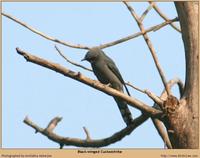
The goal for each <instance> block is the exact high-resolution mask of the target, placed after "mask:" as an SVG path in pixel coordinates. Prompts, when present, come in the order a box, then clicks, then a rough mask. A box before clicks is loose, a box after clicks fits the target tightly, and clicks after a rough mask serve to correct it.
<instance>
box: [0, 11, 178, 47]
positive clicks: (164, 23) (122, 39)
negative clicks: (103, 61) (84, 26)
mask: <svg viewBox="0 0 200 158" xmlns="http://www.w3.org/2000/svg"><path fill="white" fill-rule="evenodd" d="M1 14H2V15H3V16H5V17H7V18H9V19H11V20H13V21H15V22H17V23H18V24H20V25H22V26H24V27H26V28H27V29H29V30H31V31H32V32H34V33H36V34H38V35H40V36H42V37H44V38H45V39H47V40H51V41H54V42H57V43H59V44H62V45H65V46H68V47H71V48H79V49H89V47H88V46H83V45H80V44H77V45H75V44H71V43H68V42H64V41H61V40H59V39H56V38H53V37H49V36H47V35H45V34H43V33H41V32H40V31H38V30H36V29H34V28H32V27H30V26H28V25H27V24H25V23H24V22H21V21H20V20H18V19H16V18H15V17H13V16H11V15H8V14H6V13H1ZM177 20H178V19H177V18H174V19H172V20H168V21H165V22H163V23H161V24H159V25H156V26H153V27H150V28H149V29H147V30H146V31H145V32H138V33H135V34H133V35H130V36H127V37H124V38H121V39H119V40H116V41H112V42H109V43H105V44H102V45H100V46H99V47H100V48H101V49H103V48H107V47H111V46H114V45H116V44H120V43H122V42H126V41H128V40H130V39H133V38H136V37H138V36H141V35H143V34H144V33H147V32H151V31H157V30H158V29H160V28H162V27H164V26H166V25H168V24H171V23H172V22H175V21H177Z"/></svg>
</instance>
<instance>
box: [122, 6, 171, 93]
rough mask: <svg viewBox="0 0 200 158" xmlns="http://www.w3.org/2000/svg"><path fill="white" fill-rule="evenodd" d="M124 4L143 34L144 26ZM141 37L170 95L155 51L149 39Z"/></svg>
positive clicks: (145, 35)
mask: <svg viewBox="0 0 200 158" xmlns="http://www.w3.org/2000/svg"><path fill="white" fill-rule="evenodd" d="M124 4H125V5H126V7H127V8H128V10H129V11H130V13H131V15H132V16H133V17H134V19H135V20H136V22H137V24H138V26H139V28H140V30H141V32H144V31H145V29H144V26H143V24H142V22H141V21H140V19H139V17H138V16H137V14H136V13H135V11H134V9H133V8H132V7H131V6H130V5H129V4H128V3H127V2H124ZM143 37H144V40H145V42H146V44H147V46H148V48H149V50H150V52H151V55H152V57H153V60H154V63H155V65H156V68H157V70H158V72H159V74H160V77H161V79H162V82H163V84H164V87H165V89H166V91H167V93H168V94H170V93H171V92H170V89H169V88H168V85H167V80H166V78H165V75H164V72H163V70H162V68H161V66H160V64H159V61H158V57H157V55H156V52H155V49H154V47H153V45H152V43H151V41H150V39H149V37H148V35H147V34H146V33H145V34H143Z"/></svg>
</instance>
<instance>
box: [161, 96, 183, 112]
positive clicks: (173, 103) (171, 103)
mask: <svg viewBox="0 0 200 158" xmlns="http://www.w3.org/2000/svg"><path fill="white" fill-rule="evenodd" d="M178 108H179V101H178V99H177V98H176V97H175V96H173V95H169V96H168V97H167V99H166V100H165V101H164V102H163V112H164V113H165V114H166V115H168V116H169V115H172V114H175V113H176V111H177V109H178Z"/></svg>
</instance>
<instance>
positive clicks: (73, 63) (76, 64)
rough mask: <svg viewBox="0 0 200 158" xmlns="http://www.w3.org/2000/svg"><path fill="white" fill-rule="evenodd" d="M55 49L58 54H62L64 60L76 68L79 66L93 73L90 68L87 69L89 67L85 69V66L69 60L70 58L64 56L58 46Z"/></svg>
mask: <svg viewBox="0 0 200 158" xmlns="http://www.w3.org/2000/svg"><path fill="white" fill-rule="evenodd" d="M55 49H56V50H57V52H58V53H59V54H60V56H61V57H63V58H64V59H65V60H66V61H67V62H69V63H70V64H72V65H75V66H78V67H81V68H83V69H85V70H88V71H91V72H92V69H89V68H87V67H85V66H83V65H81V64H78V63H76V62H74V61H72V60H70V59H68V58H67V57H66V55H64V54H63V53H62V52H61V50H60V49H59V48H58V47H57V46H56V45H55Z"/></svg>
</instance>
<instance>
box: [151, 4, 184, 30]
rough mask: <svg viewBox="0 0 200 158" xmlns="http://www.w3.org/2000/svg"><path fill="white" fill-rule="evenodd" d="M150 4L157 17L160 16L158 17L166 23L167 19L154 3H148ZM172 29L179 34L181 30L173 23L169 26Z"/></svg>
mask: <svg viewBox="0 0 200 158" xmlns="http://www.w3.org/2000/svg"><path fill="white" fill-rule="evenodd" d="M149 3H150V4H153V5H152V6H153V8H154V10H155V11H156V12H157V13H158V15H160V17H162V18H163V19H164V20H165V21H168V20H169V19H168V17H167V16H166V15H165V14H164V13H163V12H162V11H161V10H160V9H159V8H158V6H157V5H156V3H154V2H149ZM170 25H171V27H172V28H174V29H175V30H176V31H178V32H180V33H181V29H180V28H178V27H177V26H176V25H174V24H173V23H171V24H170Z"/></svg>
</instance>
